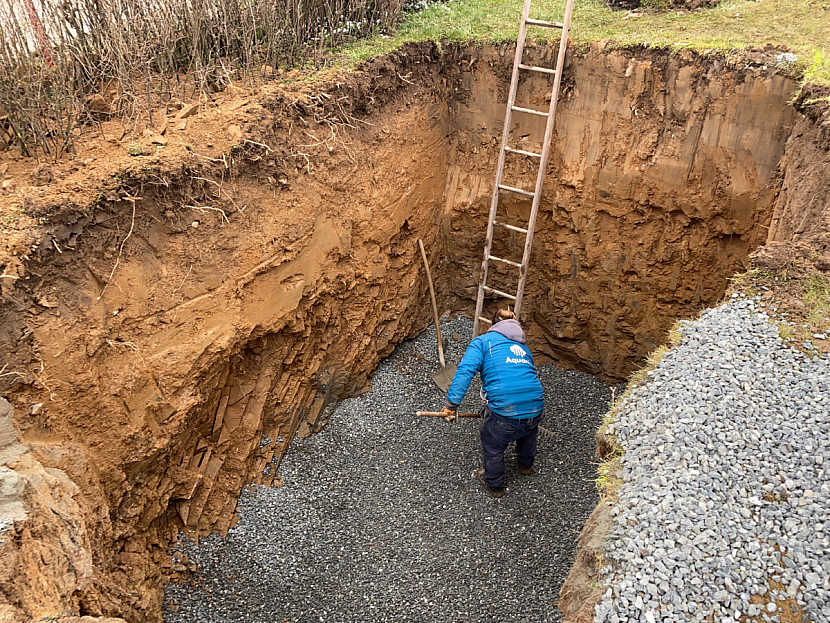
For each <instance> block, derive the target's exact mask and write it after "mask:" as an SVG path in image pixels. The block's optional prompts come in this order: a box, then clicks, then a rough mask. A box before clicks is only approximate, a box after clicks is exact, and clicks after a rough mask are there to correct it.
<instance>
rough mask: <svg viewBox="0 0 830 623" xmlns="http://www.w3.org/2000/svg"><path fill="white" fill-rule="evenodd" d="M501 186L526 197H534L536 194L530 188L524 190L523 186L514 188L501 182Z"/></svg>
mask: <svg viewBox="0 0 830 623" xmlns="http://www.w3.org/2000/svg"><path fill="white" fill-rule="evenodd" d="M499 188H500V189H502V190H506V191H508V192H511V193H516V194H517V195H524V196H525V197H533V196H534V194H533V193H532V192H530V191H529V190H522V189H521V188H513V187H512V186H505V185H504V184H499Z"/></svg>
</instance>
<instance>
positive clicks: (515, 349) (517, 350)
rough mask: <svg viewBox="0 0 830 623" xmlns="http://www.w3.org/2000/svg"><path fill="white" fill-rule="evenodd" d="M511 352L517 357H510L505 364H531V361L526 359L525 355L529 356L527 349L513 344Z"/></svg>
mask: <svg viewBox="0 0 830 623" xmlns="http://www.w3.org/2000/svg"><path fill="white" fill-rule="evenodd" d="M510 352H511V353H513V354H514V355H516V356H515V357H512V358H511V357H508V358H507V361H505V362H504V363H530V360H529V359H525V355H527V353H526V352H525V349H524V348H522V347H521V346H519V345H518V344H513V346H511V347H510Z"/></svg>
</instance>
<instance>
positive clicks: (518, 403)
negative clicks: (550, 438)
mask: <svg viewBox="0 0 830 623" xmlns="http://www.w3.org/2000/svg"><path fill="white" fill-rule="evenodd" d="M476 372H478V373H480V374H481V382H482V398H484V400H485V401H486V403H487V404H486V406H485V407H484V410H483V411H482V414H481V450H482V455H483V458H484V461H483V464H484V466H483V467H482V468H480V469H479V470H478V471H477V472H476V477H477V478H478V480H479V482H480V483H481V484H482V485H483V486H484V488H485V489H487V491H488V492H489V493H490V495H492V496H493V497H496V498H500V497H501V496H502V495H504V471H505V468H504V451H505V450H506V449H507V446H508V445H509V444H510V443H511V442H513V441H515V442H516V458H517V460H518V463H519V472H520V473H521V474H524V475H530V474H532V473H533V460H534V457H535V456H536V443H537V437H538V432H539V431H538V426H539V422H541V420H542V412H543V410H544V407H545V402H544V398H543V395H542V383H541V382H540V381H539V375H538V374H537V372H536V366H535V365H534V363H533V356H532V355H531V354H530V349H529V348H527V346H526V345H525V334H524V331H523V330H522V327H521V325H520V324H519V321H518V320H516V316H515V315H514V314H513V312H511V311H509V310H506V309H501V310H499V311H497V312H496V313H495V314H494V316H493V325H492V326H491V327H490V330H489V331H487V333H484V334H482V335H479V336H478V337H476V338H474V339H473V340H472V341H471V342H470V345H469V346H468V347H467V351H466V352H465V353H464V358H463V359H462V360H461V363H460V364H459V365H458V370H457V371H456V373H455V376H454V377H453V380H452V385H450V389H449V391H448V392H447V405H446V408H445V409H444V413H445V414H446V417H445V418H444V419H446V420H447V421H452V420H453V419H454V418H455V416H456V411H457V410H458V405H460V404H461V401H462V400H463V399H464V394H466V393H467V389H468V388H469V387H470V382H471V381H472V380H473V377H474V376H475V375H476Z"/></svg>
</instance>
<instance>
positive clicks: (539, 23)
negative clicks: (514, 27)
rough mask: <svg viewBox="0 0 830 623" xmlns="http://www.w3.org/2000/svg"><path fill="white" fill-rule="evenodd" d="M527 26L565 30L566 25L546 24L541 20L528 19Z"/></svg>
mask: <svg viewBox="0 0 830 623" xmlns="http://www.w3.org/2000/svg"><path fill="white" fill-rule="evenodd" d="M525 24H527V25H528V26H544V27H545V28H564V27H565V25H564V24H560V23H559V22H546V21H544V20H541V19H528V20H525Z"/></svg>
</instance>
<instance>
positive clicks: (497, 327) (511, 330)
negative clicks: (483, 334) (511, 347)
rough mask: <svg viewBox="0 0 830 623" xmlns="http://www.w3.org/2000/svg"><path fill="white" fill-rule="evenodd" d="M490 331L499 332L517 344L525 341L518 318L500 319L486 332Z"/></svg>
mask: <svg viewBox="0 0 830 623" xmlns="http://www.w3.org/2000/svg"><path fill="white" fill-rule="evenodd" d="M491 331H494V332H496V333H501V334H502V335H503V336H504V337H506V338H507V339H508V340H513V341H514V342H518V343H519V344H524V343H525V332H524V331H522V325H520V324H519V321H518V320H501V321H499V322H497V323H496V324H494V325H493V326H492V327H490V329H489V330H488V331H487V333H490V332H491Z"/></svg>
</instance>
